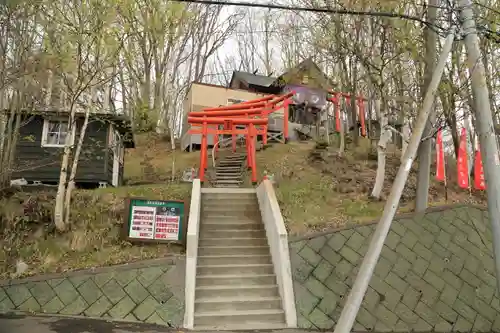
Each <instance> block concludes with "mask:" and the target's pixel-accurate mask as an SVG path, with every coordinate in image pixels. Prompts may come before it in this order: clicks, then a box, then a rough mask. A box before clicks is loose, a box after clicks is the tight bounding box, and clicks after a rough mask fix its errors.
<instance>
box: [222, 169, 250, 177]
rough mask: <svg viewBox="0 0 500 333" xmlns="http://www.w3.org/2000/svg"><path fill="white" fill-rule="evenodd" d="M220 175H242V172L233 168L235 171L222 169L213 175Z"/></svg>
mask: <svg viewBox="0 0 500 333" xmlns="http://www.w3.org/2000/svg"><path fill="white" fill-rule="evenodd" d="M220 176H238V177H243V173H242V172H241V169H240V170H235V171H222V172H216V173H215V177H220Z"/></svg>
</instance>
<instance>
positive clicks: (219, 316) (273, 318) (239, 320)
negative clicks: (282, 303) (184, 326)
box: [194, 309, 285, 328]
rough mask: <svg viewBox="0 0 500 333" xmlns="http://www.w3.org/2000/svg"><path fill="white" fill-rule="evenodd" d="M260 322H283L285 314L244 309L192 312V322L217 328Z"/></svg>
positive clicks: (278, 311) (279, 311)
mask: <svg viewBox="0 0 500 333" xmlns="http://www.w3.org/2000/svg"><path fill="white" fill-rule="evenodd" d="M262 323H266V324H268V323H274V324H283V323H285V314H284V312H283V310H278V309H267V310H245V311H236V310H230V311H213V312H208V311H207V312H198V313H195V314H194V324H195V325H203V326H214V327H218V328H229V327H230V325H235V324H236V325H244V326H245V327H248V328H250V327H253V326H252V325H260V324H262Z"/></svg>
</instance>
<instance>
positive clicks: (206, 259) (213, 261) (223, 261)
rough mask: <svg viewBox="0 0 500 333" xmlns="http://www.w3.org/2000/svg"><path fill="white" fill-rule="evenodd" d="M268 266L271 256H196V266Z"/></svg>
mask: <svg viewBox="0 0 500 333" xmlns="http://www.w3.org/2000/svg"><path fill="white" fill-rule="evenodd" d="M242 262H244V263H246V264H270V263H271V255H269V254H257V255H248V254H247V255H234V254H231V255H227V256H222V255H218V256H198V265H203V266H205V265H228V264H238V263H242Z"/></svg>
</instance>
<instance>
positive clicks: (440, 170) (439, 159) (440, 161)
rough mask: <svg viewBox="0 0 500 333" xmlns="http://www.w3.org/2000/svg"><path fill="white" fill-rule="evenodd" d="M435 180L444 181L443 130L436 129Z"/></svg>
mask: <svg viewBox="0 0 500 333" xmlns="http://www.w3.org/2000/svg"><path fill="white" fill-rule="evenodd" d="M436 154H437V155H436V180H438V181H441V182H446V174H445V165H444V163H445V162H444V147H443V132H442V131H441V130H438V132H437V138H436Z"/></svg>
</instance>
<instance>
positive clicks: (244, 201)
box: [201, 194, 259, 206]
mask: <svg viewBox="0 0 500 333" xmlns="http://www.w3.org/2000/svg"><path fill="white" fill-rule="evenodd" d="M201 202H202V203H203V204H207V205H208V204H210V205H214V206H217V205H226V206H227V203H228V202H231V205H237V206H246V205H257V206H258V205H259V201H258V200H257V197H256V196H255V195H254V196H248V197H238V196H237V197H235V198H231V195H230V194H227V198H220V197H217V198H213V197H210V196H202V198H201Z"/></svg>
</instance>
